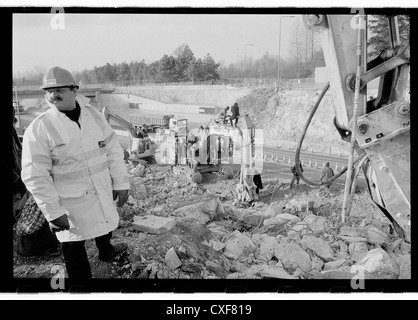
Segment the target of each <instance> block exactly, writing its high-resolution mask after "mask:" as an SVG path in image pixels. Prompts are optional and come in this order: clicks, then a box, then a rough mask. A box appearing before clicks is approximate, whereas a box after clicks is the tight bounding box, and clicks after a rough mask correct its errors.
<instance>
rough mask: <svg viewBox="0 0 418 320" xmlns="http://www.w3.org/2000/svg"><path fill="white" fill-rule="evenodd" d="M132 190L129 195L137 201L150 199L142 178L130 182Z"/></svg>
mask: <svg viewBox="0 0 418 320" xmlns="http://www.w3.org/2000/svg"><path fill="white" fill-rule="evenodd" d="M130 184H131V190H129V194H130V196H131V197H133V198H135V199H136V200H145V199H146V198H147V197H148V192H147V187H146V186H145V185H144V183H143V181H142V178H139V177H135V178H132V179H131V180H130Z"/></svg>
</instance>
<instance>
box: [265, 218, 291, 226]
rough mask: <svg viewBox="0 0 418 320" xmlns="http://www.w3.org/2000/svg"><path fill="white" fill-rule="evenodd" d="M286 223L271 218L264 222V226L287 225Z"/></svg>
mask: <svg viewBox="0 0 418 320" xmlns="http://www.w3.org/2000/svg"><path fill="white" fill-rule="evenodd" d="M285 223H286V222H281V221H279V220H277V219H276V218H269V219H266V220H264V221H263V225H264V226H265V227H267V226H272V225H276V224H285Z"/></svg>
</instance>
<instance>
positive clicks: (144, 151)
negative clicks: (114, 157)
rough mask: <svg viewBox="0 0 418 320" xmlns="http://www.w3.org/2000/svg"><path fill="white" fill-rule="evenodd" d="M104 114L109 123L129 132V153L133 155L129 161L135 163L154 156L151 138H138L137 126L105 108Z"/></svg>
mask: <svg viewBox="0 0 418 320" xmlns="http://www.w3.org/2000/svg"><path fill="white" fill-rule="evenodd" d="M102 113H103V115H104V116H105V118H106V120H107V122H109V123H110V120H112V121H113V122H115V123H116V124H118V125H120V126H121V127H123V128H124V129H125V130H126V131H127V132H128V139H129V153H130V155H131V156H130V158H129V159H130V160H131V161H132V162H133V163H136V162H138V161H137V160H138V159H143V158H148V157H151V156H154V154H155V149H156V148H155V145H154V143H153V142H152V141H151V140H150V138H149V137H144V138H137V137H136V132H135V126H134V125H133V124H132V123H130V122H129V121H127V120H125V119H123V118H122V117H121V116H119V115H117V114H116V113H113V112H111V111H110V110H109V108H108V107H103V109H102Z"/></svg>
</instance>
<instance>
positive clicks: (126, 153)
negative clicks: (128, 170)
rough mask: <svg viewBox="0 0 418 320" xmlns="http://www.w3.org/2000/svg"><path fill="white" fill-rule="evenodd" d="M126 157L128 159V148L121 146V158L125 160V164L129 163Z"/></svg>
mask: <svg viewBox="0 0 418 320" xmlns="http://www.w3.org/2000/svg"><path fill="white" fill-rule="evenodd" d="M128 159H129V152H128V150H126V149H125V148H123V160H124V161H125V163H126V164H129V161H128Z"/></svg>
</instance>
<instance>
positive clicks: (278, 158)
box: [112, 125, 366, 188]
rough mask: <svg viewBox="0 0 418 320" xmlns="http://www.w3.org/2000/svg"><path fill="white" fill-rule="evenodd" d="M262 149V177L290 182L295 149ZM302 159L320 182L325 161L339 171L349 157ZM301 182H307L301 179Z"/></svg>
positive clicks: (122, 138)
mask: <svg viewBox="0 0 418 320" xmlns="http://www.w3.org/2000/svg"><path fill="white" fill-rule="evenodd" d="M112 127H113V128H114V129H115V132H116V134H117V136H118V139H119V142H120V144H121V145H122V147H123V148H127V149H128V147H129V139H128V133H127V131H126V130H123V128H121V127H119V126H117V125H112ZM262 150H263V154H261V152H260V149H257V150H256V157H258V160H259V161H260V160H261V159H262V160H263V162H262V163H263V170H262V172H260V174H261V176H262V178H263V179H272V178H278V179H279V180H282V181H283V182H290V180H291V179H292V176H293V174H292V172H291V171H290V168H291V166H292V164H293V163H294V161H295V150H283V149H280V148H275V147H271V146H264V148H263V149H262ZM300 159H301V161H302V162H303V170H304V171H303V175H304V176H305V177H306V178H308V179H309V180H311V181H317V182H319V177H320V175H321V172H322V166H323V164H324V163H326V162H329V163H330V167H331V168H333V169H334V172H335V173H337V172H338V171H339V170H341V169H342V168H343V167H344V166H346V165H347V162H348V159H347V157H340V156H338V155H331V156H330V155H326V154H319V153H311V152H301V155H300ZM289 162H290V163H289ZM336 169H337V170H336ZM345 179H346V174H345V173H344V174H343V175H342V176H341V177H340V178H338V179H337V181H335V182H334V183H333V185H334V186H337V187H339V188H344V186H345ZM301 183H305V182H303V180H302V179H301ZM357 185H358V186H360V187H361V188H366V181H365V179H364V176H363V174H362V173H361V174H360V175H359V178H358V180H357Z"/></svg>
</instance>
